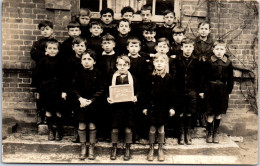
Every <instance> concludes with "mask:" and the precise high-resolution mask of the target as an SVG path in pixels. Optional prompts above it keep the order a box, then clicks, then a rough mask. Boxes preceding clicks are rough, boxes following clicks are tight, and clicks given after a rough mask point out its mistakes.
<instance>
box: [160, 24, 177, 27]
mask: <svg viewBox="0 0 260 166" xmlns="http://www.w3.org/2000/svg"><path fill="white" fill-rule="evenodd" d="M163 26H164V27H165V28H173V27H174V26H175V24H172V25H167V24H163Z"/></svg>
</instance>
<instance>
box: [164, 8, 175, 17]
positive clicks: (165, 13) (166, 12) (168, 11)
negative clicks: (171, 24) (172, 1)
mask: <svg viewBox="0 0 260 166" xmlns="http://www.w3.org/2000/svg"><path fill="white" fill-rule="evenodd" d="M169 13H172V14H173V16H174V17H175V13H174V11H172V10H169V9H166V10H165V11H164V12H163V15H164V16H165V15H167V14H169Z"/></svg>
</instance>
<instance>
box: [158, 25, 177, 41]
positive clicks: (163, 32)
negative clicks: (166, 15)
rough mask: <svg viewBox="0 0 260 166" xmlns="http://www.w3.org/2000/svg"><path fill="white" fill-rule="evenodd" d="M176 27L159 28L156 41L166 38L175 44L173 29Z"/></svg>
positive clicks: (164, 26) (163, 26) (165, 26)
mask: <svg viewBox="0 0 260 166" xmlns="http://www.w3.org/2000/svg"><path fill="white" fill-rule="evenodd" d="M174 27H175V24H172V25H171V26H169V25H165V24H164V25H162V26H161V27H157V32H156V39H159V38H162V37H165V38H166V39H168V40H169V42H170V43H172V42H173V38H172V29H173V28H174Z"/></svg>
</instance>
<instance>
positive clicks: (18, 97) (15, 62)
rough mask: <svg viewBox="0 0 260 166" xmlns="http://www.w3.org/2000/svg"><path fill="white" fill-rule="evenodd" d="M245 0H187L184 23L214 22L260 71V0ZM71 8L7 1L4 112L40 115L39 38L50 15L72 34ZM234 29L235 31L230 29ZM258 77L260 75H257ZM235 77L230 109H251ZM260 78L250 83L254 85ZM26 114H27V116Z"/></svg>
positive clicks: (244, 62)
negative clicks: (35, 84) (36, 84)
mask: <svg viewBox="0 0 260 166" xmlns="http://www.w3.org/2000/svg"><path fill="white" fill-rule="evenodd" d="M256 5H257V6H254V4H252V3H249V2H240V1H229V2H224V1H221V3H217V2H216V1H209V2H208V1H206V0H192V1H191V0H183V1H181V11H182V13H181V20H182V25H183V26H184V27H187V35H188V36H191V37H195V36H196V35H197V25H198V23H199V22H201V21H203V20H209V21H210V22H211V24H212V36H213V38H214V39H216V38H218V34H222V35H224V34H225V35H224V37H225V38H224V40H225V41H227V42H228V43H229V45H228V46H229V48H230V52H231V53H232V54H231V59H232V62H233V64H234V65H236V66H238V67H241V68H247V69H249V70H252V71H253V72H254V73H255V74H256V75H257V69H256V65H255V59H256V60H257V59H258V56H257V55H258V52H257V45H258V40H257V39H258V36H257V35H258V13H256V11H258V4H256ZM70 15H71V11H70V10H57V9H56V10H55V9H46V8H45V0H16V1H13V0H3V1H2V36H3V40H2V68H3V88H2V89H3V93H2V95H3V99H2V100H3V115H4V116H3V117H6V116H8V117H13V118H15V119H17V120H22V121H25V122H32V121H34V119H33V118H34V117H33V110H34V109H35V102H34V99H33V97H32V92H31V89H30V88H29V85H30V82H31V80H30V76H31V70H30V69H31V68H32V67H33V66H34V63H33V61H32V60H31V58H30V53H29V52H30V49H31V46H32V43H33V41H35V40H38V39H39V35H40V32H39V30H38V29H37V25H38V23H39V22H40V21H41V20H43V19H49V20H51V21H52V22H53V23H54V31H55V34H56V38H57V39H58V40H59V41H63V39H64V38H66V37H67V31H66V25H67V24H68V22H69V21H70ZM228 32H230V33H228ZM256 80H257V78H256ZM239 85H240V84H239V82H236V83H235V87H234V90H233V92H232V94H231V100H230V104H229V106H230V108H231V109H230V110H229V111H232V109H234V110H235V109H240V108H243V109H245V110H249V109H250V104H249V103H248V102H247V101H246V100H245V98H244V97H243V95H242V94H241V92H240V89H239ZM254 86H256V84H252V85H251V86H249V87H246V88H245V87H244V88H243V90H244V91H246V90H247V89H252V88H253V87H254ZM22 115H24V116H22Z"/></svg>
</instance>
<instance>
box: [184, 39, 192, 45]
mask: <svg viewBox="0 0 260 166" xmlns="http://www.w3.org/2000/svg"><path fill="white" fill-rule="evenodd" d="M183 44H194V40H193V39H191V38H184V39H183V40H182V41H181V45H183Z"/></svg>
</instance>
